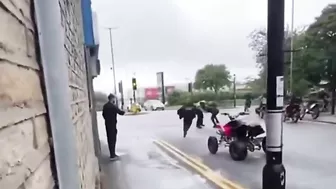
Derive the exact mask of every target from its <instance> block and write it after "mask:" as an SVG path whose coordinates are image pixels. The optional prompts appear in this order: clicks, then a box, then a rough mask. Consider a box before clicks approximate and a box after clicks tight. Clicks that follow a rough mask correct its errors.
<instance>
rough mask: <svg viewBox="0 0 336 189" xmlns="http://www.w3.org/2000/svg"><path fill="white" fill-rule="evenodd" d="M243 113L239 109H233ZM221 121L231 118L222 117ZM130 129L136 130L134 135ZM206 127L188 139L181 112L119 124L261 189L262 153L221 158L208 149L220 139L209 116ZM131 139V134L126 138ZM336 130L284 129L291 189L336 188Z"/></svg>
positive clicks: (305, 125)
mask: <svg viewBox="0 0 336 189" xmlns="http://www.w3.org/2000/svg"><path fill="white" fill-rule="evenodd" d="M227 111H229V112H237V110H227ZM219 119H220V121H221V122H223V123H224V122H226V121H227V118H226V117H224V116H220V117H219ZM245 119H248V120H250V121H253V122H260V123H261V124H264V123H263V120H260V119H258V118H257V117H256V116H253V115H251V116H249V117H246V118H245ZM128 125H134V126H135V127H133V128H136V129H135V130H132V131H129V130H128V129H127V127H128ZM205 125H206V127H205V128H203V129H201V130H199V129H196V128H195V127H192V128H191V129H190V132H189V134H188V136H187V138H185V139H184V138H182V128H181V121H180V120H179V119H178V117H177V115H176V111H162V112H151V113H149V114H146V115H139V116H124V117H121V118H120V119H119V126H118V127H119V133H122V132H141V133H146V135H142V136H141V137H146V138H148V139H149V138H153V139H154V138H159V139H162V140H165V141H167V142H169V143H170V144H172V145H174V146H175V147H177V148H178V149H180V150H181V151H183V152H184V153H186V154H188V155H190V156H192V157H193V158H195V159H198V160H200V161H202V162H203V163H204V164H205V165H207V166H208V167H210V168H211V169H213V170H215V171H217V172H219V173H220V174H222V175H223V177H225V178H228V179H230V180H232V181H234V182H237V183H240V184H241V185H243V186H245V187H246V188H250V189H260V188H261V173H262V168H263V166H264V164H265V155H264V153H263V152H262V151H257V152H253V153H249V156H248V157H247V159H246V160H245V161H242V162H235V161H233V160H232V159H231V158H230V155H229V153H228V149H226V148H220V149H219V151H218V153H217V154H216V155H211V154H210V153H209V152H208V149H207V139H208V137H209V136H210V135H214V134H215V131H214V129H213V128H211V124H210V120H209V115H207V114H205ZM124 134H125V133H124ZM335 143H336V126H335V125H331V124H321V123H311V122H308V121H303V122H299V123H298V124H290V123H285V124H284V165H285V167H286V170H287V188H289V189H330V188H335V186H334V181H335V180H336V171H335V170H334V169H336V167H335V165H336V150H335Z"/></svg>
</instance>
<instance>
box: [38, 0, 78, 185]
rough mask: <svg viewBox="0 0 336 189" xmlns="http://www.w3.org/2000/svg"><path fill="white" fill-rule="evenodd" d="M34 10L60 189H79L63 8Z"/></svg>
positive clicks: (42, 1)
mask: <svg viewBox="0 0 336 189" xmlns="http://www.w3.org/2000/svg"><path fill="white" fill-rule="evenodd" d="M34 7H35V15H36V24H37V29H38V39H39V45H40V51H41V57H40V58H41V63H42V70H43V77H44V80H45V88H46V95H47V104H48V105H47V106H48V114H49V120H50V125H51V132H52V139H53V146H54V153H55V154H54V155H55V161H56V169H57V178H58V184H59V188H60V189H79V188H80V181H79V174H78V165H77V157H78V156H77V147H76V140H75V138H76V137H75V133H74V129H73V127H74V126H73V123H72V118H71V115H72V111H71V108H70V94H69V81H68V68H67V64H66V56H65V49H64V44H63V41H64V30H63V27H62V25H61V13H60V7H59V4H58V1H50V0H35V1H34Z"/></svg>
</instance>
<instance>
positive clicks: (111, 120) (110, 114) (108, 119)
mask: <svg viewBox="0 0 336 189" xmlns="http://www.w3.org/2000/svg"><path fill="white" fill-rule="evenodd" d="M117 114H119V115H124V114H125V112H124V111H122V110H120V109H119V108H118V107H117V106H116V105H114V104H113V103H111V102H107V103H106V104H105V105H104V107H103V118H104V119H105V123H106V124H116V123H117Z"/></svg>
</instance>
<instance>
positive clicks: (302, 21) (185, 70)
mask: <svg viewBox="0 0 336 189" xmlns="http://www.w3.org/2000/svg"><path fill="white" fill-rule="evenodd" d="M328 3H331V0H296V1H295V22H294V23H295V26H296V27H298V26H304V25H307V24H309V23H311V22H312V21H313V19H314V17H316V16H318V15H319V13H320V11H321V10H322V8H323V7H324V6H326V5H327V4H328ZM92 6H93V9H94V10H95V11H96V12H97V14H98V22H99V37H100V55H99V56H100V60H101V63H102V73H101V75H100V76H99V77H98V78H97V79H95V81H94V83H95V88H96V90H100V91H104V92H112V89H113V80H112V79H113V75H112V71H111V70H110V69H109V68H110V67H111V54H110V46H109V33H108V30H106V29H104V27H119V29H117V30H114V31H113V46H114V53H115V64H116V70H117V74H116V77H117V81H120V80H123V82H124V85H125V86H124V87H125V88H130V86H131V77H132V76H133V75H134V73H135V75H136V77H137V81H138V85H139V86H140V87H144V86H155V85H156V75H155V73H156V72H159V71H163V72H164V73H165V81H166V83H167V84H174V83H181V82H186V80H187V79H192V80H193V79H194V74H195V72H196V70H197V69H199V68H201V67H203V66H204V65H205V64H208V63H214V64H226V66H227V67H228V68H229V70H230V71H231V73H235V74H236V75H237V79H238V80H244V79H245V78H246V77H247V76H255V75H256V74H257V72H258V70H257V68H256V64H255V60H254V56H253V54H254V52H252V51H251V50H250V49H249V47H248V43H249V41H250V40H249V39H248V38H247V36H248V35H249V33H250V32H251V31H253V30H254V29H257V28H262V27H266V22H267V0H92ZM290 16H291V1H290V0H286V23H288V24H289V23H290V20H291V17H290Z"/></svg>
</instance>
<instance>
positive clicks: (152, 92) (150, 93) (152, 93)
mask: <svg viewBox="0 0 336 189" xmlns="http://www.w3.org/2000/svg"><path fill="white" fill-rule="evenodd" d="M159 96H160V93H159V89H158V88H156V87H155V88H153V87H152V88H145V98H146V99H147V100H154V99H159Z"/></svg>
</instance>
